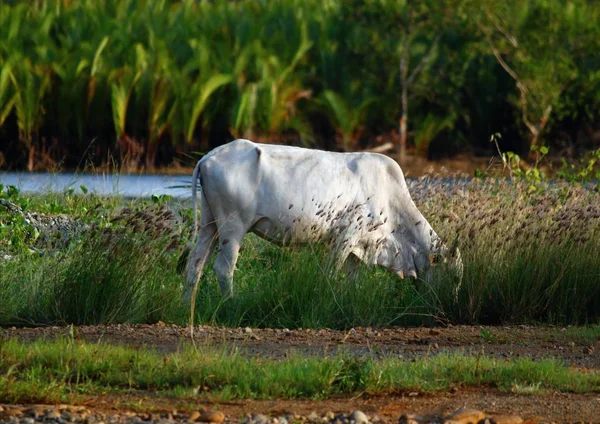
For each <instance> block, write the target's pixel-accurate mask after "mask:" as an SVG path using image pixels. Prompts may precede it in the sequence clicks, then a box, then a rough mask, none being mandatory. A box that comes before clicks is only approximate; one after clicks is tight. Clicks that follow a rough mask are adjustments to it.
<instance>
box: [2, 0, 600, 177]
mask: <svg viewBox="0 0 600 424" xmlns="http://www.w3.org/2000/svg"><path fill="white" fill-rule="evenodd" d="M599 20H600V7H599V5H598V3H597V2H590V1H587V0H570V1H565V2H550V1H546V0H527V1H517V0H510V1H500V0H493V1H470V0H451V1H444V2H439V1H436V0H426V1H419V2H407V1H384V0H376V1H368V2H365V1H358V0H343V1H342V0H334V1H327V2H322V1H317V0H293V1H286V2H283V1H258V2H257V1H254V0H240V1H227V0H218V1H210V2H208V1H202V2H198V1H193V0H184V1H174V0H159V1H149V0H141V1H138V0H101V1H96V0H82V1H70V0H35V1H29V0H16V1H10V2H2V3H1V4H0V39H1V40H2V44H1V45H0V138H1V139H2V140H3V143H2V146H0V166H5V167H10V168H13V169H14V168H19V169H23V168H26V169H29V170H32V169H56V168H62V167H68V168H81V167H82V166H85V165H88V164H90V165H93V166H101V165H106V164H107V162H111V161H112V160H114V161H115V162H116V163H117V165H119V166H122V167H124V168H125V169H130V167H140V166H143V167H145V168H146V169H149V168H152V167H154V166H165V165H169V164H171V163H172V162H173V160H180V161H187V160H188V159H187V158H188V156H187V155H188V154H190V153H191V152H195V151H207V150H208V149H209V147H211V146H214V145H215V144H220V143H223V142H225V141H227V140H228V139H232V138H234V137H247V138H252V139H253V140H256V141H270V142H279V143H293V144H311V145H315V146H318V147H325V148H328V149H336V148H337V149H348V150H353V149H357V148H361V147H364V146H365V145H366V144H372V143H373V141H374V140H375V139H376V138H377V137H379V136H382V137H383V138H384V139H387V140H389V141H392V142H394V143H395V144H396V145H397V146H402V147H404V146H406V147H408V148H412V149H414V150H415V151H416V152H417V153H419V154H428V153H429V154H431V155H439V154H447V153H451V152H456V151H459V150H472V151H475V152H477V151H481V150H483V151H487V152H489V153H491V152H493V150H492V149H490V146H489V144H487V140H488V138H489V134H490V133H494V132H502V133H503V134H505V137H504V139H503V140H502V148H503V150H507V151H513V152H515V153H516V154H518V155H521V156H522V157H525V156H527V157H528V158H527V159H528V160H535V156H536V151H533V150H530V148H531V147H536V148H537V147H541V146H544V145H550V146H551V147H553V148H556V149H555V150H553V152H555V153H556V154H559V155H561V156H567V159H572V158H574V157H578V156H579V153H581V152H582V151H587V150H590V149H594V148H595V149H597V148H598V145H597V141H594V140H597V132H598V121H599V118H600V115H599V113H600V112H599V111H600V98H599V97H598V95H597V93H599V92H600V71H599V70H600V56H599V55H598V54H597V40H598V38H599V36H600V33H599V29H598V25H596V22H598V21H599ZM402 151H404V149H403V150H402ZM537 152H539V150H537Z"/></svg>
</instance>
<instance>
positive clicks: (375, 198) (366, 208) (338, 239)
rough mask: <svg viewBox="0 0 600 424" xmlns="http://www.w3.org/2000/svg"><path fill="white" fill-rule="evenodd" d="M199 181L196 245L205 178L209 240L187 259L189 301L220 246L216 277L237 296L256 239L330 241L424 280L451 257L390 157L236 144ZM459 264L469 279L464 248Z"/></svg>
mask: <svg viewBox="0 0 600 424" xmlns="http://www.w3.org/2000/svg"><path fill="white" fill-rule="evenodd" d="M192 178H193V180H192V202H193V213H194V238H195V235H196V228H197V225H196V197H197V188H196V187H197V182H198V179H200V185H201V189H202V190H201V194H200V234H199V235H198V238H197V240H196V244H195V246H194V247H193V249H192V250H191V253H190V254H189V256H188V260H187V265H186V283H185V287H184V294H183V300H186V301H188V300H189V299H190V297H191V295H192V292H193V291H194V288H195V286H196V285H197V283H198V281H199V280H200V278H201V275H202V270H203V268H204V266H205V264H206V262H207V261H208V259H209V257H210V255H211V253H212V252H213V250H214V248H215V246H216V245H217V243H218V246H219V249H218V254H217V258H216V260H215V263H214V269H215V273H216V274H217V277H218V279H219V283H220V286H221V291H222V294H223V296H224V297H230V296H232V295H233V272H234V269H235V264H236V261H237V258H238V252H239V249H240V242H241V240H242V238H243V237H244V235H245V234H246V233H248V232H253V233H255V234H257V235H259V236H260V237H262V238H264V239H267V240H269V241H272V242H275V243H277V244H286V243H311V242H315V241H329V242H331V243H333V246H334V247H335V249H334V250H335V251H336V252H337V255H338V259H339V263H343V262H344V261H345V260H346V259H347V258H348V256H350V255H352V256H355V257H356V258H358V259H360V260H361V261H363V262H365V263H367V264H368V265H380V266H383V267H385V268H387V269H388V270H390V271H391V272H394V273H396V274H397V275H398V276H400V277H401V278H404V276H409V277H412V278H414V279H416V278H417V277H418V275H419V273H421V272H422V271H425V270H426V269H427V268H428V267H429V265H430V263H431V262H432V261H435V260H436V259H442V260H446V257H448V256H451V255H452V254H451V253H450V252H449V251H448V249H447V248H446V246H445V245H444V244H443V243H442V242H441V240H440V238H439V237H438V236H437V234H436V233H435V231H433V229H432V228H431V226H430V225H429V223H428V222H427V220H426V219H425V218H424V217H423V215H421V213H420V212H419V210H418V209H417V207H416V206H415V204H414V202H413V201H412V199H411V197H410V194H409V192H408V187H407V186H406V181H405V180H404V175H403V173H402V170H401V169H400V167H399V166H398V164H397V163H396V162H395V161H394V160H392V159H390V158H389V157H387V156H384V155H380V154H374V153H333V152H324V151H320V150H311V149H303V148H298V147H290V146H276V145H269V144H257V143H253V142H251V141H249V140H235V141H232V142H231V143H228V144H225V145H223V146H220V147H218V148H216V149H214V150H212V151H211V152H209V153H208V154H207V155H205V156H204V157H203V158H202V159H201V160H200V161H198V164H197V165H196V168H195V169H194V173H193V177H192ZM190 248H191V246H190ZM452 257H453V261H454V264H455V265H456V267H457V269H458V271H459V272H460V271H461V269H462V263H461V261H460V256H459V254H458V250H456V254H454V255H452Z"/></svg>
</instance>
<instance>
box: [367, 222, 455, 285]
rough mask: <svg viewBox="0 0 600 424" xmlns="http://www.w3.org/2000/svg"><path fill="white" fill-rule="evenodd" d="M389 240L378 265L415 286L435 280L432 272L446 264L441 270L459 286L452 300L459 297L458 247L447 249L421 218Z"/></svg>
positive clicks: (401, 228)
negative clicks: (455, 277) (453, 277)
mask: <svg viewBox="0 0 600 424" xmlns="http://www.w3.org/2000/svg"><path fill="white" fill-rule="evenodd" d="M388 240H389V243H386V246H385V247H384V249H383V250H382V252H381V256H380V258H381V261H378V262H380V264H381V265H384V266H386V267H387V268H390V269H391V270H393V271H394V272H395V273H396V274H397V275H398V277H400V278H411V279H412V280H413V281H414V283H415V285H417V284H418V282H419V281H428V282H433V281H435V280H437V278H435V271H434V270H432V268H435V267H436V265H439V264H442V263H444V264H448V265H449V266H448V267H444V269H446V270H447V269H450V270H451V271H452V272H455V273H456V275H457V276H458V277H459V284H458V285H457V286H456V287H455V288H454V294H455V296H456V295H457V294H458V289H459V288H460V284H461V282H462V275H463V262H462V257H461V254H460V251H459V249H458V246H456V245H454V246H452V247H451V248H448V247H447V246H446V244H444V243H443V242H442V240H441V239H440V237H439V236H438V235H437V234H436V233H435V231H433V229H432V228H431V226H430V225H429V223H428V222H427V221H426V220H425V218H423V217H422V216H421V217H420V219H419V220H418V221H417V223H416V225H415V224H413V225H408V226H407V225H403V226H401V227H399V228H397V229H395V231H394V233H393V234H391V236H390V237H389V238H388ZM382 262H384V263H382Z"/></svg>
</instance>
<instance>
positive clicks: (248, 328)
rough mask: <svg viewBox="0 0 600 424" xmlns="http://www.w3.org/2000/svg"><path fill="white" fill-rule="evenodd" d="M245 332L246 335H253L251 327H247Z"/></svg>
mask: <svg viewBox="0 0 600 424" xmlns="http://www.w3.org/2000/svg"><path fill="white" fill-rule="evenodd" d="M244 332H245V333H246V334H250V333H252V329H251V328H250V327H246V328H244Z"/></svg>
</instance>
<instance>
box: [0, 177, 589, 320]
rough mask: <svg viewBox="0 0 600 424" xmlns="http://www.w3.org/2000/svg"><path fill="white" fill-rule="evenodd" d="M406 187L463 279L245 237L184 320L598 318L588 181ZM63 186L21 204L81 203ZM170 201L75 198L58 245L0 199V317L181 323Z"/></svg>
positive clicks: (177, 237) (185, 220)
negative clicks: (73, 228) (224, 273)
mask: <svg viewBox="0 0 600 424" xmlns="http://www.w3.org/2000/svg"><path fill="white" fill-rule="evenodd" d="M409 185H410V190H411V193H412V195H413V197H414V199H415V201H416V203H417V206H418V207H419V209H420V210H421V211H422V213H423V214H424V216H425V217H426V218H427V219H428V220H429V221H430V223H431V224H432V227H433V228H434V229H435V230H436V232H438V234H439V235H440V236H441V237H442V238H443V239H444V240H445V242H446V244H447V245H448V246H452V245H457V246H458V247H459V248H460V250H461V253H462V258H463V263H464V275H463V278H462V281H458V279H457V277H456V276H455V274H454V273H452V272H450V270H448V269H447V268H446V265H444V264H442V265H440V266H438V267H436V268H434V270H433V271H432V273H431V275H430V276H429V278H427V279H426V280H423V281H419V284H418V286H419V287H418V290H417V289H415V287H414V286H413V285H412V284H411V283H409V282H408V281H407V280H398V279H397V278H396V277H395V276H393V275H391V274H390V273H388V272H386V271H385V270H383V269H376V268H367V267H364V266H359V267H358V269H357V271H356V273H354V274H347V273H346V272H344V271H338V270H336V269H334V268H333V267H332V266H330V265H329V264H330V262H329V261H328V258H329V250H328V247H327V246H326V245H316V246H293V247H285V248H279V247H276V246H274V245H271V244H269V243H268V242H266V241H264V240H262V239H259V238H258V237H256V236H254V235H248V236H247V237H246V238H245V239H244V241H243V246H242V250H241V253H240V258H239V261H238V264H237V270H236V272H235V275H234V293H235V296H234V297H233V298H232V299H228V300H225V301H224V300H223V298H222V296H221V292H220V290H219V285H218V282H217V278H216V276H215V274H214V272H213V271H212V267H211V264H210V263H209V265H208V266H207V267H206V268H205V274H204V276H203V279H202V281H201V282H200V288H199V292H198V297H197V300H196V302H197V304H196V308H195V311H196V316H195V322H197V323H208V324H215V325H226V326H260V327H280V328H281V327H287V328H294V327H305V328H309V327H312V328H317V327H319V328H322V327H328V328H351V327H353V326H387V325H403V324H432V323H434V322H436V321H445V322H456V323H522V322H545V323H556V324H585V323H597V322H598V321H599V320H600V285H599V284H598V281H600V255H599V254H598V252H600V201H599V200H600V199H599V196H600V194H599V192H598V190H597V187H594V186H583V185H580V184H565V183H539V184H536V185H535V186H533V185H531V184H529V183H525V182H521V181H517V180H472V181H461V180H448V181H444V180H428V179H422V180H416V181H410V182H409ZM67 198H68V196H65V197H63V198H60V197H57V198H55V199H53V200H51V199H48V198H46V200H45V201H44V202H42V203H40V202H39V200H36V201H33V202H30V204H33V205H45V204H46V203H47V202H48V201H50V200H51V203H56V205H57V206H56V208H58V209H57V210H60V211H61V212H62V213H67V214H68V213H70V212H72V213H73V216H77V213H74V210H73V208H82V207H83V206H81V205H83V204H85V202H83V201H81V202H74V201H72V203H71V205H72V206H71V208H72V209H69V206H66V205H65V203H66V202H68V200H66V199H67ZM15 201H16V200H15ZM23 202H24V201H22V202H20V203H23ZM25 203H26V202H25ZM88 206H90V205H88ZM174 206H175V205H171V206H166V205H162V206H149V205H147V204H144V202H137V203H134V204H132V205H129V206H128V207H126V208H123V207H120V206H116V205H112V206H109V205H108V204H105V205H104V206H101V207H99V210H101V211H102V212H101V213H96V215H94V214H93V213H92V214H91V216H87V215H88V213H89V212H90V210H91V209H93V208H91V207H85V210H87V211H88V212H86V214H85V215H86V218H85V219H87V220H88V221H87V225H88V227H86V228H87V230H85V231H84V232H83V233H82V234H81V235H80V236H78V237H76V238H74V239H73V240H70V242H69V243H67V244H60V243H58V244H57V243H52V244H50V245H47V244H39V242H38V240H40V239H42V237H38V238H37V239H36V238H35V237H34V234H35V232H34V230H33V229H32V228H31V227H30V226H29V224H27V222H26V221H25V220H24V218H23V217H20V218H18V219H17V218H14V217H13V218H10V216H12V215H10V213H8V215H7V213H6V212H4V213H3V212H2V210H1V209H0V224H2V227H0V231H2V233H3V234H8V233H10V234H13V235H14V237H13V238H12V239H6V240H8V242H7V243H4V244H2V245H0V247H2V248H3V249H4V248H12V249H13V250H9V252H10V253H11V254H12V255H13V256H14V259H13V260H0V299H2V301H3V304H2V306H3V307H2V308H0V325H13V324H40V323H76V324H83V323H89V324H91V323H117V322H149V323H152V322H157V321H158V320H162V321H165V322H174V323H179V324H186V323H187V322H188V319H189V305H183V304H181V303H180V295H181V289H182V284H183V276H182V275H180V274H179V273H177V271H176V268H177V267H176V263H177V258H178V255H179V253H180V249H181V248H182V247H183V246H184V245H185V242H186V238H187V235H186V234H188V231H189V228H190V227H189V223H190V219H189V213H188V210H187V208H185V207H181V206H180V205H179V206H178V208H179V211H178V213H174V212H172V210H171V209H172V208H173V207H174ZM39 207H40V208H41V207H42V206H39ZM0 208H1V206H0ZM44 208H46V210H48V209H47V206H44ZM56 208H55V209H56ZM77 210H79V209H77ZM81 210H83V209H81ZM47 213H48V214H50V212H47ZM82 219H83V218H82ZM7 231H8V232H7ZM11 240H14V243H13V242H12V241H11ZM11 246H12V247H11ZM14 246H19V248H18V249H17V248H16V247H14ZM28 246H29V247H28ZM457 287H458V292H456V288H457Z"/></svg>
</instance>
